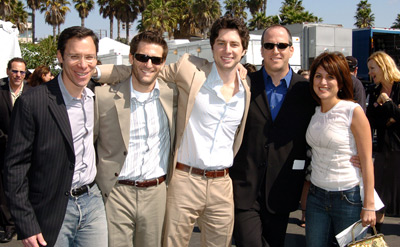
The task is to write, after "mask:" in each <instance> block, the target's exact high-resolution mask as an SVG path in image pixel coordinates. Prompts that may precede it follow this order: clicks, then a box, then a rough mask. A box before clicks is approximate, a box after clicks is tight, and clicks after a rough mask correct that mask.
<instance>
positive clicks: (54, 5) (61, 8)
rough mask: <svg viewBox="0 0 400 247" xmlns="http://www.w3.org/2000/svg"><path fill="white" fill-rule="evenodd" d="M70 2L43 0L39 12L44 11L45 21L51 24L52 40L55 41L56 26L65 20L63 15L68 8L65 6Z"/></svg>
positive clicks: (64, 0)
mask: <svg viewBox="0 0 400 247" xmlns="http://www.w3.org/2000/svg"><path fill="white" fill-rule="evenodd" d="M67 4H70V3H69V2H68V1H66V0H45V1H44V3H43V5H42V7H41V9H40V12H41V13H43V12H45V14H44V16H45V22H46V23H47V24H49V25H52V26H53V41H54V42H56V27H57V26H58V27H59V26H60V25H61V24H62V23H64V21H65V15H66V14H67V12H68V11H70V9H69V8H68V7H67V6H66V5H67Z"/></svg>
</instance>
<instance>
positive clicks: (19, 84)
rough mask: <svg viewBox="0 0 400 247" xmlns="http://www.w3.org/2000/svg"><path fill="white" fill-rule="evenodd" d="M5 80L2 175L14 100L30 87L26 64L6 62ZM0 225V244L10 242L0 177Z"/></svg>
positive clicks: (0, 95)
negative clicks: (0, 227)
mask: <svg viewBox="0 0 400 247" xmlns="http://www.w3.org/2000/svg"><path fill="white" fill-rule="evenodd" d="M7 75H8V77H7V78H4V79H2V82H3V83H1V82H0V84H1V85H2V86H1V87H0V116H1V118H0V171H1V175H2V174H3V167H4V155H5V151H6V143H7V137H8V129H9V126H10V119H11V111H12V108H13V106H14V102H15V100H16V99H17V98H18V97H19V96H20V95H21V94H22V93H23V92H26V91H27V90H28V89H29V88H30V87H29V86H28V85H27V84H26V83H25V82H24V79H25V75H26V62H25V61H24V60H23V59H22V58H19V57H15V58H13V59H11V60H10V61H8V64H7ZM0 225H1V226H2V227H3V229H4V235H3V236H1V237H0V243H7V242H10V241H11V239H12V238H13V236H14V235H15V224H14V221H13V220H12V218H11V214H10V210H9V209H8V203H7V200H6V197H5V195H4V189H3V179H2V176H0Z"/></svg>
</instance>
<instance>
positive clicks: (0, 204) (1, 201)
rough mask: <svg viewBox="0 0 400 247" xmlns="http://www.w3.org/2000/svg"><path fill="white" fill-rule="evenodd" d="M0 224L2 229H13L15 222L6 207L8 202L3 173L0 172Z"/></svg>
mask: <svg viewBox="0 0 400 247" xmlns="http://www.w3.org/2000/svg"><path fill="white" fill-rule="evenodd" d="M0 225H1V226H2V227H3V230H4V231H14V230H15V224H14V221H13V219H12V217H11V213H10V210H9V209H8V202H7V199H6V195H5V194H4V187H3V173H2V172H1V173H0Z"/></svg>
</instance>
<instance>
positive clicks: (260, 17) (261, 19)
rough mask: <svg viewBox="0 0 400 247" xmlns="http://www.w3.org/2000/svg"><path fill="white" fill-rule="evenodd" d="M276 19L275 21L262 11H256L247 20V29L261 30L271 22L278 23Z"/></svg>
mask: <svg viewBox="0 0 400 247" xmlns="http://www.w3.org/2000/svg"><path fill="white" fill-rule="evenodd" d="M278 23H279V22H278V20H276V22H275V21H274V19H273V18H272V16H268V17H267V16H265V14H264V13H263V12H258V13H256V14H255V15H253V18H252V19H250V20H249V30H250V31H253V30H263V29H265V28H267V27H268V26H271V25H272V24H278Z"/></svg>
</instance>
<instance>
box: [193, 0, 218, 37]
mask: <svg viewBox="0 0 400 247" xmlns="http://www.w3.org/2000/svg"><path fill="white" fill-rule="evenodd" d="M193 14H194V18H195V20H196V21H197V27H198V28H199V29H200V31H201V33H202V35H203V38H207V32H208V30H209V28H210V27H211V25H212V23H213V22H214V21H215V20H216V19H217V18H219V17H220V16H221V5H220V3H219V1H218V0H195V2H194V3H193Z"/></svg>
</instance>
